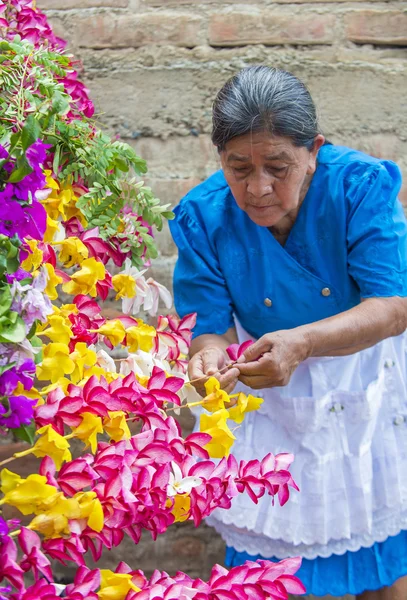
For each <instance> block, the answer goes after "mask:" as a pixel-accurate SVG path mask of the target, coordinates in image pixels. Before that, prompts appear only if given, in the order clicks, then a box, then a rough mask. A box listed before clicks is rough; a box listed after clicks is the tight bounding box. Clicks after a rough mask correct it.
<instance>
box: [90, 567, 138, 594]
mask: <svg viewBox="0 0 407 600" xmlns="http://www.w3.org/2000/svg"><path fill="white" fill-rule="evenodd" d="M100 576H101V582H100V591H99V592H98V596H99V600H125V598H126V596H127V594H128V593H129V592H130V590H132V591H133V592H140V591H141V590H140V588H138V587H137V586H136V585H134V583H133V581H132V576H131V575H130V574H129V573H113V571H109V569H100Z"/></svg>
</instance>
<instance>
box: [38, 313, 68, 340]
mask: <svg viewBox="0 0 407 600" xmlns="http://www.w3.org/2000/svg"><path fill="white" fill-rule="evenodd" d="M47 324H48V325H49V327H47V328H46V329H44V330H43V331H41V332H38V331H37V335H46V336H47V337H48V338H49V339H50V340H51V341H52V342H61V344H69V340H70V339H71V338H72V337H73V333H72V331H71V328H70V321H69V320H68V319H66V318H65V317H62V316H60V315H56V314H53V315H50V316H49V317H48V322H47Z"/></svg>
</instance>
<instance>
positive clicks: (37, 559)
mask: <svg viewBox="0 0 407 600" xmlns="http://www.w3.org/2000/svg"><path fill="white" fill-rule="evenodd" d="M18 543H19V545H20V548H21V550H22V551H23V552H24V556H23V558H22V560H21V561H20V567H21V568H22V569H23V571H25V572H28V571H30V572H31V573H33V575H34V577H35V579H36V581H38V579H39V578H40V576H41V575H43V576H45V578H46V579H47V580H48V581H49V582H51V581H53V576H52V569H51V563H50V562H49V560H48V558H47V557H46V556H45V554H44V553H43V552H42V551H41V539H40V537H39V536H38V535H37V534H36V533H35V531H31V530H30V529H27V528H26V527H22V528H21V532H20V534H19V536H18Z"/></svg>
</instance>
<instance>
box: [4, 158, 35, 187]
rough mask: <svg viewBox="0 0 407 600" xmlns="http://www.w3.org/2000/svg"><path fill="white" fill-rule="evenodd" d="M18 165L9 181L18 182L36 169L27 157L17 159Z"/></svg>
mask: <svg viewBox="0 0 407 600" xmlns="http://www.w3.org/2000/svg"><path fill="white" fill-rule="evenodd" d="M17 165H18V166H17V169H14V171H12V173H11V175H10V177H9V178H8V182H9V183H18V182H19V181H21V180H22V179H24V177H26V176H27V175H29V174H30V173H32V172H33V170H34V169H33V168H32V167H30V165H29V164H28V161H27V159H26V158H25V157H24V158H23V159H20V160H19V161H17Z"/></svg>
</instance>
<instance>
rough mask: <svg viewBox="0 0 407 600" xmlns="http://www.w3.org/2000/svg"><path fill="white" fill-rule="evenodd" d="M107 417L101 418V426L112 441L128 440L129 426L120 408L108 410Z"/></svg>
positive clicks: (129, 434) (129, 435)
mask: <svg viewBox="0 0 407 600" xmlns="http://www.w3.org/2000/svg"><path fill="white" fill-rule="evenodd" d="M108 415H109V417H105V418H104V419H103V427H104V430H105V431H106V433H107V435H108V436H109V437H110V439H111V440H113V441H114V442H120V440H122V439H125V440H128V439H129V438H130V437H131V433H130V429H129V426H128V425H127V421H126V414H125V413H124V412H123V411H122V410H114V411H111V412H110V411H109V412H108Z"/></svg>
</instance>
